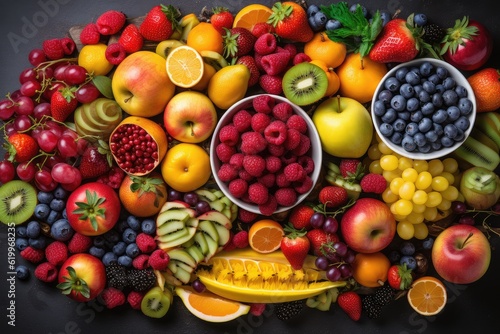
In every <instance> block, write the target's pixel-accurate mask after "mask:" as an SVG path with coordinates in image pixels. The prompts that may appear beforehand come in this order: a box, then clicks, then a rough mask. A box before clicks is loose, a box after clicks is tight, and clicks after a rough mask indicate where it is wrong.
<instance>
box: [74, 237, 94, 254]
mask: <svg viewBox="0 0 500 334" xmlns="http://www.w3.org/2000/svg"><path fill="white" fill-rule="evenodd" d="M92 242H93V241H92V238H91V237H89V236H86V235H83V234H81V233H78V232H75V234H73V236H72V237H71V239H70V241H69V242H68V251H69V252H70V253H72V254H76V253H86V252H87V251H88V250H89V249H90V247H92Z"/></svg>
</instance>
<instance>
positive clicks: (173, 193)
mask: <svg viewBox="0 0 500 334" xmlns="http://www.w3.org/2000/svg"><path fill="white" fill-rule="evenodd" d="M181 199H182V193H181V192H179V191H177V190H175V189H169V191H168V200H169V201H176V200H181Z"/></svg>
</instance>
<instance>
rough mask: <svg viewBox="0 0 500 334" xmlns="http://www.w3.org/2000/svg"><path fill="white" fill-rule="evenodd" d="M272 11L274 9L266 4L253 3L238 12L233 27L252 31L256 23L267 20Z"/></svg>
mask: <svg viewBox="0 0 500 334" xmlns="http://www.w3.org/2000/svg"><path fill="white" fill-rule="evenodd" d="M272 13H273V11H272V10H271V8H269V7H267V6H265V5H260V4H251V5H248V6H245V7H243V8H241V9H240V11H239V12H238V13H236V15H235V17H234V21H233V28H235V27H239V28H246V29H248V30H250V31H252V28H253V26H254V25H255V24H256V23H260V22H266V21H267V19H268V18H269V16H271V14H272Z"/></svg>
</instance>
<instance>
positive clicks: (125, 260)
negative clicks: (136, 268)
mask: <svg viewBox="0 0 500 334" xmlns="http://www.w3.org/2000/svg"><path fill="white" fill-rule="evenodd" d="M118 264H119V265H121V266H124V267H125V268H130V267H132V258H131V257H130V256H127V255H122V256H119V257H118Z"/></svg>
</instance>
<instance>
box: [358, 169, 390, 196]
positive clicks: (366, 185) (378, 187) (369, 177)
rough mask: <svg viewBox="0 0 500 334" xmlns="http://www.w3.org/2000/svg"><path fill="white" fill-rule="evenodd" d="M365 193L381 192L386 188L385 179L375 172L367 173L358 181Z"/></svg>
mask: <svg viewBox="0 0 500 334" xmlns="http://www.w3.org/2000/svg"><path fill="white" fill-rule="evenodd" d="M359 185H360V186H361V189H362V190H363V191H364V192H365V193H374V194H382V193H383V192H384V191H385V189H386V188H387V181H386V180H385V178H384V176H382V175H380V174H375V173H368V174H366V175H365V176H363V178H362V179H361V182H360V183H359Z"/></svg>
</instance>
